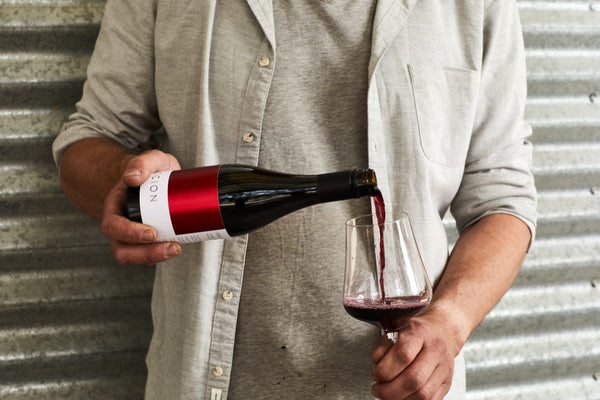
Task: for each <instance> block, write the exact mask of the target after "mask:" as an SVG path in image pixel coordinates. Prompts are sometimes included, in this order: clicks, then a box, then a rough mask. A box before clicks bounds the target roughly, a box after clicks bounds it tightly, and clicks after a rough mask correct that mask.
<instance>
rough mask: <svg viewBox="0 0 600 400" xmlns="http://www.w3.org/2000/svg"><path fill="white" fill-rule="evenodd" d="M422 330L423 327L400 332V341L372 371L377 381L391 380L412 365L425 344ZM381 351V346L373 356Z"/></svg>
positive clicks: (390, 348) (389, 349)
mask: <svg viewBox="0 0 600 400" xmlns="http://www.w3.org/2000/svg"><path fill="white" fill-rule="evenodd" d="M421 331H422V329H409V330H406V331H403V332H400V333H399V335H398V341H397V342H396V343H395V344H394V345H393V346H391V347H389V348H388V350H387V352H385V354H384V355H383V356H382V357H380V360H379V361H378V362H377V364H376V365H375V367H374V368H373V370H372V372H371V376H372V378H373V380H374V381H375V382H388V381H391V380H392V379H394V378H396V377H397V376H398V375H400V373H401V372H402V371H404V370H405V369H406V368H407V367H408V366H409V365H411V363H412V362H413V361H414V360H415V359H416V358H417V356H418V355H419V353H420V352H421V349H422V348H423V346H425V343H424V336H423V335H422V333H421ZM423 333H424V332H423ZM380 343H381V341H380ZM382 347H383V348H385V347H386V345H385V344H384V346H382ZM381 351H382V350H381V348H377V349H376V350H375V351H374V353H373V358H375V352H377V353H379V352H381Z"/></svg>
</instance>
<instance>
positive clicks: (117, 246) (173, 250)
mask: <svg viewBox="0 0 600 400" xmlns="http://www.w3.org/2000/svg"><path fill="white" fill-rule="evenodd" d="M110 247H111V249H112V252H113V256H114V258H115V260H116V261H117V263H119V264H121V265H136V264H146V265H153V264H156V263H159V262H162V261H166V260H168V259H170V258H173V257H177V256H178V255H179V254H181V245H179V243H169V242H166V243H162V242H161V243H153V244H145V245H139V244H128V243H123V242H118V241H115V240H111V246H110Z"/></svg>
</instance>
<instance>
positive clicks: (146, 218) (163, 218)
mask: <svg viewBox="0 0 600 400" xmlns="http://www.w3.org/2000/svg"><path fill="white" fill-rule="evenodd" d="M218 179H219V166H218V165H216V166H212V167H203V168H194V169H189V170H181V171H172V172H171V171H169V172H159V173H155V174H152V176H151V177H150V179H149V180H148V181H147V182H145V183H144V184H143V185H142V186H141V187H140V206H141V207H140V208H141V213H142V221H143V222H144V223H145V224H148V225H152V226H153V227H154V228H155V229H156V230H157V232H158V238H157V240H159V241H171V240H172V241H177V242H181V243H188V242H198V241H201V240H210V239H222V238H227V237H229V235H228V234H227V231H226V230H225V227H224V226H223V219H222V218H221V211H220V206H219V189H218Z"/></svg>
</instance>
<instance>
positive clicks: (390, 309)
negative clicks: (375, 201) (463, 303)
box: [343, 213, 432, 342]
mask: <svg viewBox="0 0 600 400" xmlns="http://www.w3.org/2000/svg"><path fill="white" fill-rule="evenodd" d="M381 219H385V218H382V216H381V215H379V216H377V215H376V214H371V215H364V216H360V217H356V218H352V219H350V220H348V221H347V222H346V273H345V277H344V298H343V304H344V308H345V309H346V311H347V312H348V314H350V315H351V316H353V317H354V318H357V319H359V320H361V321H365V322H369V323H371V324H374V325H376V326H378V327H379V328H381V329H382V330H383V332H385V333H386V334H387V337H388V339H390V340H391V341H392V342H396V340H397V338H398V334H397V332H396V331H397V330H398V329H399V328H400V327H401V325H402V323H403V321H404V320H406V318H407V317H409V316H411V315H413V314H416V313H417V312H419V311H421V310H422V309H423V308H425V307H426V306H427V305H428V304H429V302H430V301H431V295H432V288H431V282H430V281H429V277H428V276H427V272H426V271H425V267H424V265H423V261H422V259H421V255H420V253H419V249H418V248H417V243H416V241H415V238H414V234H413V231H412V228H411V224H410V220H409V217H408V215H407V214H405V213H401V214H398V215H395V216H394V218H392V219H391V220H390V219H388V221H382V222H379V220H381Z"/></svg>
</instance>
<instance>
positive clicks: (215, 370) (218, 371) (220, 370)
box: [212, 365, 223, 378]
mask: <svg viewBox="0 0 600 400" xmlns="http://www.w3.org/2000/svg"><path fill="white" fill-rule="evenodd" d="M212 373H213V375H214V376H216V377H217V378H218V377H220V376H223V368H221V367H219V366H218V365H217V366H216V367H214V368H213V370H212Z"/></svg>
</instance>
